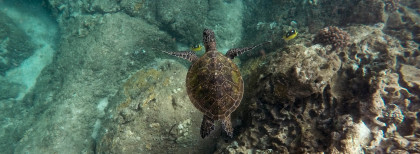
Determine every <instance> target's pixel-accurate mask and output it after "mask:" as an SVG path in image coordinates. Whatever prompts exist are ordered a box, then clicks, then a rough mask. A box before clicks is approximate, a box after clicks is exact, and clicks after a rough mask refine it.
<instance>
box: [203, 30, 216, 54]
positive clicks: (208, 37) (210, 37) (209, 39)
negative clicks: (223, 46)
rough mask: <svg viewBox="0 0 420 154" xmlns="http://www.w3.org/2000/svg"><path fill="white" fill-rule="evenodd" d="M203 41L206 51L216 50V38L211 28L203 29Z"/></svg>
mask: <svg viewBox="0 0 420 154" xmlns="http://www.w3.org/2000/svg"><path fill="white" fill-rule="evenodd" d="M203 43H204V47H205V48H206V52H208V51H212V50H216V38H215V36H214V32H213V31H212V30H211V29H204V31H203Z"/></svg>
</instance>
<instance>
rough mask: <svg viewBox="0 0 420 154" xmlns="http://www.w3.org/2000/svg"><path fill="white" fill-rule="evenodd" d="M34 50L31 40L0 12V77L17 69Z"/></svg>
mask: <svg viewBox="0 0 420 154" xmlns="http://www.w3.org/2000/svg"><path fill="white" fill-rule="evenodd" d="M35 49H36V47H35V45H34V43H33V42H31V38H30V37H29V36H28V35H26V33H25V32H24V31H23V30H22V29H20V28H19V26H18V25H17V24H16V23H14V21H13V20H12V19H11V18H9V17H8V16H7V15H6V14H4V13H2V12H0V75H4V74H5V73H6V71H7V70H9V69H12V68H15V67H18V66H19V65H20V64H21V63H22V62H23V61H24V60H25V59H26V58H28V57H29V56H31V55H32V54H33V52H34V51H35Z"/></svg>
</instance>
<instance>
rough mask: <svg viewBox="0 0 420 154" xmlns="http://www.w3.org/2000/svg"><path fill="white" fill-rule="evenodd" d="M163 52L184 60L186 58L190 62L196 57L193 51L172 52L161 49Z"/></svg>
mask: <svg viewBox="0 0 420 154" xmlns="http://www.w3.org/2000/svg"><path fill="white" fill-rule="evenodd" d="M163 52H164V53H167V54H169V55H172V56H176V57H179V58H182V59H185V60H188V61H190V62H194V61H196V60H197V59H198V57H197V55H196V54H195V53H194V52H193V51H178V52H173V51H169V52H167V51H163Z"/></svg>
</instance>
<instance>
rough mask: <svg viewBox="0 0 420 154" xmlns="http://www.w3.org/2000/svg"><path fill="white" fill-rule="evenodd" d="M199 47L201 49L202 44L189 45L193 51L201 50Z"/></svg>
mask: <svg viewBox="0 0 420 154" xmlns="http://www.w3.org/2000/svg"><path fill="white" fill-rule="evenodd" d="M201 49H203V46H201V45H200V44H197V45H193V46H192V47H191V50H192V51H194V52H198V51H201Z"/></svg>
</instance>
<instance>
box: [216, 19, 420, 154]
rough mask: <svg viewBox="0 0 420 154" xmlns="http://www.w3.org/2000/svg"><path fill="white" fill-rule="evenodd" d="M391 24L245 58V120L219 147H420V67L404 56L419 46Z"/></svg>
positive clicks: (255, 149)
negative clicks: (344, 42) (324, 43)
mask: <svg viewBox="0 0 420 154" xmlns="http://www.w3.org/2000/svg"><path fill="white" fill-rule="evenodd" d="M384 27H385V26H384V25H382V26H381V25H377V26H365V25H358V26H349V27H347V28H346V30H347V31H348V34H347V35H350V36H351V37H350V39H349V40H348V43H349V45H348V46H347V47H344V48H342V49H337V50H334V51H332V52H330V51H331V50H330V49H331V48H332V47H331V46H334V45H330V47H326V48H324V47H321V46H319V45H313V44H309V43H306V42H304V41H302V42H301V43H297V44H293V45H288V46H286V47H285V48H283V49H278V51H276V52H274V53H270V54H268V55H266V56H265V57H266V58H265V60H263V61H264V62H265V64H263V65H260V62H261V60H251V61H248V62H246V63H244V64H243V68H244V69H251V72H250V73H247V74H248V75H247V77H246V79H245V81H244V82H245V83H248V85H247V88H245V89H248V91H247V92H246V93H245V95H246V96H247V98H246V99H244V100H245V101H243V105H245V106H247V107H245V108H241V109H242V110H240V111H238V112H237V113H236V115H237V116H236V117H234V118H237V119H242V120H243V121H242V122H241V124H243V125H242V126H238V127H239V128H240V129H241V131H240V132H237V134H236V135H238V136H237V137H236V138H234V139H233V140H232V141H231V142H229V143H224V142H223V141H220V142H219V144H218V151H217V153H315V152H327V153H378V152H382V153H401V152H409V153H412V152H419V150H420V149H418V144H419V143H420V140H419V138H418V135H420V134H418V133H419V131H420V129H419V128H420V127H419V121H418V119H417V116H418V112H419V109H420V108H419V107H418V105H417V104H418V102H420V98H419V91H418V89H416V88H414V87H418V86H419V84H418V82H415V81H414V80H416V79H415V78H416V77H414V76H415V74H418V72H419V71H420V69H419V68H417V67H415V66H413V65H407V64H401V63H399V62H401V60H399V59H400V58H401V57H405V58H403V59H406V58H407V59H410V56H404V55H402V54H401V53H404V52H409V53H410V54H407V55H411V52H413V51H414V52H418V47H419V46H418V45H416V46H413V48H404V47H402V46H401V45H400V41H399V40H398V39H396V38H395V37H392V36H389V35H387V34H385V33H384V32H383V29H384ZM313 37H318V36H313ZM308 44H309V45H308ZM415 57H417V58H418V55H415ZM260 58H262V57H260ZM411 58H413V57H411ZM409 72H411V73H409ZM409 74H411V75H409ZM417 80H418V77H417Z"/></svg>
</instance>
